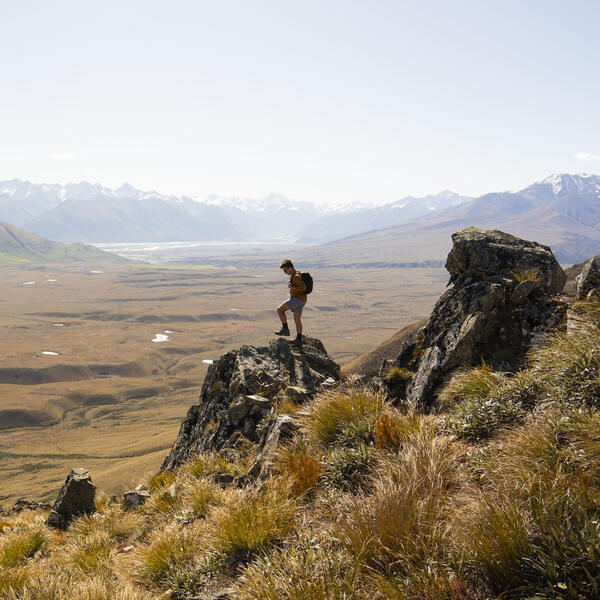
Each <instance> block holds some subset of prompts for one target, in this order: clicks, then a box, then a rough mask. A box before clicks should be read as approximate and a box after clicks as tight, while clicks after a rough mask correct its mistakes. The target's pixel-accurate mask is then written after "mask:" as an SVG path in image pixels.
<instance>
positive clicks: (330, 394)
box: [304, 386, 386, 446]
mask: <svg viewBox="0 0 600 600" xmlns="http://www.w3.org/2000/svg"><path fill="white" fill-rule="evenodd" d="M385 406H386V402H385V397H384V395H383V394H381V393H378V392H373V391H370V390H367V389H365V388H364V387H359V386H353V387H350V388H348V389H341V388H337V389H335V390H329V391H327V392H324V393H322V394H320V395H318V396H317V397H316V398H315V399H314V400H313V401H312V402H311V403H310V405H309V406H308V409H307V410H308V415H307V417H305V419H304V427H305V430H306V433H307V435H308V437H309V439H310V440H311V441H312V442H313V443H314V444H315V445H317V446H328V445H331V444H334V443H337V444H341V445H351V446H352V445H355V444H356V443H357V442H359V441H361V440H362V441H365V442H369V441H372V435H373V431H374V429H375V423H377V420H378V419H379V415H380V414H381V413H382V411H383V410H384V408H385Z"/></svg>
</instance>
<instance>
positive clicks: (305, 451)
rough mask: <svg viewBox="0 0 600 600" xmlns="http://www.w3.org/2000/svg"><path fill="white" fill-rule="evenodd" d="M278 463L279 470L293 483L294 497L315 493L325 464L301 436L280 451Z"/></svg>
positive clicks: (292, 491)
mask: <svg viewBox="0 0 600 600" xmlns="http://www.w3.org/2000/svg"><path fill="white" fill-rule="evenodd" d="M277 462H278V467H279V470H280V471H281V472H282V474H283V475H284V476H287V477H289V478H290V480H291V482H292V486H291V494H292V496H301V495H302V494H306V493H307V492H311V491H313V490H314V489H315V488H316V486H317V483H318V481H319V479H320V478H321V475H322V473H323V464H322V462H321V461H320V460H319V457H318V456H317V455H316V451H315V449H314V448H312V447H311V446H309V445H308V444H307V442H306V440H305V439H304V438H303V437H301V436H298V437H297V438H296V439H295V440H294V441H293V442H291V443H289V444H286V445H285V446H283V447H282V448H281V449H280V450H279V452H278V456H277Z"/></svg>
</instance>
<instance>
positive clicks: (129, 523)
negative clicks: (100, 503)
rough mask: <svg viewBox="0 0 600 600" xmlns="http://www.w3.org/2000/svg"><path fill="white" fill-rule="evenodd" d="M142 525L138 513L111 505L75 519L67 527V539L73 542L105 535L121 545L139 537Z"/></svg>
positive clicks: (142, 522)
mask: <svg viewBox="0 0 600 600" xmlns="http://www.w3.org/2000/svg"><path fill="white" fill-rule="evenodd" d="M144 525H145V520H144V518H143V516H142V515H141V514H140V513H138V512H133V511H126V510H123V509H122V508H121V507H120V506H117V505H114V504H112V505H108V506H106V507H105V508H104V509H103V510H102V511H98V512H96V513H94V514H91V515H85V516H82V517H80V518H78V519H75V520H74V521H73V522H72V523H71V525H70V527H69V530H68V534H67V538H68V539H69V540H75V539H77V538H85V537H88V536H90V535H94V534H95V533H105V534H106V535H107V536H108V537H109V538H111V539H114V540H115V541H117V542H121V543H123V542H126V541H127V540H130V539H134V538H137V537H139V536H140V535H141V532H142V531H143V529H144Z"/></svg>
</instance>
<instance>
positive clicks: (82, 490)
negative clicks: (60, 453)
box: [47, 468, 96, 530]
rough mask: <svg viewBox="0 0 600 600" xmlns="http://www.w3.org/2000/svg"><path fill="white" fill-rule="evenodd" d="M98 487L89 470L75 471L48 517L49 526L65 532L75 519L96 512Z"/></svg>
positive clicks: (70, 475)
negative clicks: (95, 502) (95, 500)
mask: <svg viewBox="0 0 600 600" xmlns="http://www.w3.org/2000/svg"><path fill="white" fill-rule="evenodd" d="M95 496H96V486H95V485H94V484H93V483H92V478H91V477H90V474H89V473H88V472H87V469H81V468H79V469H73V470H72V471H71V472H70V473H69V475H68V476H67V479H66V481H65V483H64V484H63V486H62V488H61V489H60V492H59V493H58V497H57V498H56V501H55V502H54V504H53V506H52V509H51V511H50V516H49V517H48V520H47V524H48V525H50V526H51V527H56V528H57V529H62V530H65V529H67V527H68V526H69V523H70V522H71V521H72V520H73V519H74V518H75V517H79V516H81V515H85V514H91V513H93V512H95V511H96V506H95V504H94V498H95Z"/></svg>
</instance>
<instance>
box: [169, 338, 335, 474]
mask: <svg viewBox="0 0 600 600" xmlns="http://www.w3.org/2000/svg"><path fill="white" fill-rule="evenodd" d="M339 372H340V369H339V366H338V365H337V364H336V363H335V362H334V361H333V360H332V359H331V358H330V357H329V356H328V354H327V352H326V350H325V348H324V346H323V344H322V343H321V342H320V341H319V340H317V339H314V338H308V337H304V338H303V343H302V344H301V345H298V344H296V343H295V342H290V341H289V340H286V339H284V338H279V339H277V340H275V341H273V342H272V343H271V344H269V345H268V346H265V347H261V348H256V347H254V346H242V347H241V348H240V349H239V350H234V351H231V352H228V353H227V354H224V355H223V356H221V358H220V359H219V360H218V361H217V362H216V363H214V364H213V365H211V366H210V367H209V369H208V373H207V374H206V378H205V379H204V383H203V385H202V390H201V393H200V401H199V403H198V404H195V405H193V406H192V407H191V408H190V409H189V411H188V414H187V416H186V418H185V419H184V421H183V422H182V424H181V428H180V430H179V435H178V436H177V439H176V441H175V443H174V444H173V447H172V449H171V452H170V453H169V455H168V456H167V457H166V458H165V460H164V462H163V465H162V467H161V471H167V470H173V469H175V468H177V467H178V466H180V465H181V464H182V463H183V462H185V461H186V460H187V459H189V458H191V457H192V456H194V455H195V454H197V453H199V452H203V451H207V450H223V449H227V448H232V447H235V446H236V445H237V444H238V443H239V442H240V441H241V440H242V439H246V440H250V441H251V442H257V443H262V442H263V441H265V443H266V439H265V436H268V434H269V432H270V429H269V427H268V423H267V422H266V420H265V419H266V418H267V417H269V416H270V415H271V414H272V412H273V406H274V403H275V401H276V399H277V398H284V397H285V398H288V399H291V400H292V401H295V402H298V403H300V402H302V401H304V400H305V399H307V398H310V397H311V396H312V395H314V393H315V392H316V391H317V390H318V389H320V387H321V386H322V384H324V383H325V382H327V383H325V385H331V381H332V380H333V381H338V380H339V377H340V374H339Z"/></svg>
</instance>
